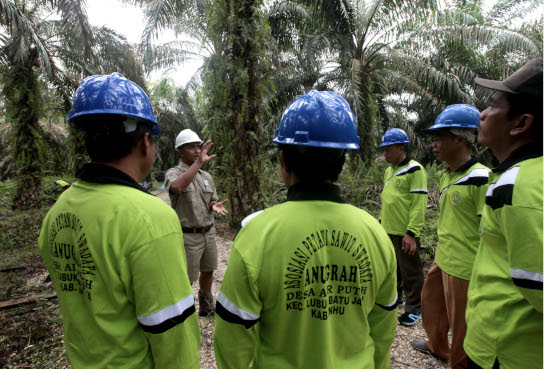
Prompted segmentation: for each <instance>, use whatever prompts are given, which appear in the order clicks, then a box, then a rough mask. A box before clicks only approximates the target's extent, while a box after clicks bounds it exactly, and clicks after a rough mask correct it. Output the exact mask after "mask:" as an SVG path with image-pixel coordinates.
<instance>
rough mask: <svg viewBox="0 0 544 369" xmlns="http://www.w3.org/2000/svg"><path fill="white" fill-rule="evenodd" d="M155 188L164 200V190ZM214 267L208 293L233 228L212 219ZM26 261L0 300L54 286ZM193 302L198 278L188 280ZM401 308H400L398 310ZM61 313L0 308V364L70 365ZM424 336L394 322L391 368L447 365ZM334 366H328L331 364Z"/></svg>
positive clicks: (206, 361)
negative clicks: (426, 347)
mask: <svg viewBox="0 0 544 369" xmlns="http://www.w3.org/2000/svg"><path fill="white" fill-rule="evenodd" d="M155 194H156V195H157V196H158V197H160V198H162V199H163V200H165V201H166V202H167V203H169V202H170V201H169V199H168V195H167V193H166V191H160V190H159V191H157V192H155ZM216 228H217V238H216V242H217V248H218V270H217V271H216V273H215V274H214V284H213V289H212V290H213V295H214V298H215V297H216V296H217V293H218V291H219V287H220V286H221V282H222V281H223V277H224V275H225V269H226V266H227V262H228V259H229V254H230V250H231V247H232V240H233V238H234V233H233V231H232V230H231V229H230V228H229V227H228V226H227V225H226V224H217V225H216ZM25 263H26V264H28V265H30V267H28V268H25V269H21V270H16V271H12V272H9V273H0V274H2V275H0V283H1V285H0V300H3V301H5V300H10V299H13V298H15V297H21V296H32V295H36V294H43V293H47V292H53V288H52V286H51V282H50V281H49V278H48V277H47V271H46V270H45V265H44V264H43V261H42V260H41V257H39V256H37V255H34V256H32V257H29V259H28V260H25ZM193 288H194V291H195V298H196V299H197V301H196V303H197V306H198V293H197V292H198V288H199V286H198V282H197V283H195V285H194V286H193ZM402 313H403V308H402V307H400V308H399V312H398V314H399V316H400V315H401V314H402ZM199 321H200V328H201V333H202V341H201V349H200V366H201V368H202V369H211V368H217V365H216V363H215V355H214V351H213V332H214V318H213V317H199ZM62 337H63V334H62V318H61V316H60V310H59V307H58V303H57V301H56V299H53V300H39V301H38V302H36V303H34V304H31V305H26V306H22V307H18V308H14V309H9V310H2V311H0V367H3V368H6V369H15V368H59V369H64V368H70V364H69V361H68V358H67V357H66V353H65V351H64V343H63V340H62ZM414 339H425V332H424V330H423V327H422V325H421V322H418V323H417V324H415V325H414V326H412V327H404V326H401V325H398V328H397V334H396V338H395V341H394V343H393V347H392V349H391V368H424V369H431V368H433V369H434V368H447V367H448V363H447V362H443V361H440V360H437V359H435V358H434V357H432V356H431V355H428V354H423V353H421V352H418V351H415V350H413V349H412V348H411V347H410V345H409V343H410V341H411V340H414ZM331 369H333V368H331Z"/></svg>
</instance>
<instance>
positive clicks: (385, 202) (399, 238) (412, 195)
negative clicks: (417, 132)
mask: <svg viewBox="0 0 544 369" xmlns="http://www.w3.org/2000/svg"><path fill="white" fill-rule="evenodd" d="M409 142H410V140H409V138H408V135H407V134H406V132H404V131H403V130H402V129H399V128H392V129H389V130H387V132H385V135H383V138H382V143H381V144H380V145H379V147H383V148H384V156H385V160H386V161H387V162H388V163H389V164H391V166H390V167H389V168H387V170H386V171H385V175H384V185H383V191H382V209H381V212H380V217H379V219H380V223H381V224H382V226H383V228H384V229H385V231H386V232H387V234H388V235H389V238H391V241H392V242H393V246H395V253H396V255H397V266H398V267H397V290H398V295H399V301H401V299H402V293H403V290H404V292H405V293H406V303H405V306H404V314H402V315H401V316H400V317H399V322H400V323H401V324H403V325H413V324H415V323H417V321H418V320H419V319H421V290H422V288H423V280H424V277H423V265H422V263H421V259H420V257H419V253H420V249H421V244H420V242H419V235H420V232H421V229H422V228H423V224H424V222H425V210H426V209H427V174H426V173H425V168H423V166H422V165H421V164H419V163H418V162H417V161H415V160H412V159H410V158H409V157H408V156H407V155H406V145H407V144H408V143H409Z"/></svg>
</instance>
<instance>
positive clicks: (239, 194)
mask: <svg viewBox="0 0 544 369" xmlns="http://www.w3.org/2000/svg"><path fill="white" fill-rule="evenodd" d="M216 6H217V7H218V8H217V9H218V12H217V13H216V17H217V18H216V19H215V21H216V22H217V23H216V24H215V26H216V27H223V30H224V31H223V32H224V33H223V32H222V34H224V35H225V36H224V39H223V40H222V41H223V45H224V47H225V51H224V52H223V53H222V55H216V59H215V61H216V63H217V64H216V66H214V68H213V69H212V70H214V77H213V81H209V82H210V83H209V84H208V87H209V88H210V89H211V90H212V91H211V93H212V94H213V95H212V98H211V99H210V100H211V101H210V103H209V105H208V109H209V111H211V112H212V114H213V117H212V118H211V120H210V123H211V126H212V127H211V128H212V129H211V131H212V135H213V136H212V139H213V140H214V141H215V142H216V144H217V146H219V147H222V148H223V151H222V152H220V161H219V164H220V167H221V168H222V169H221V174H222V175H221V178H220V182H219V183H220V184H221V185H222V186H223V188H222V189H221V188H220V189H219V190H226V191H227V193H228V197H229V201H230V225H231V226H232V227H234V228H239V227H240V222H241V221H242V219H243V218H244V217H246V216H247V215H249V214H251V213H253V212H255V211H257V210H261V209H263V207H264V202H265V201H264V198H265V195H264V193H263V175H262V172H261V168H263V167H264V160H263V154H262V150H261V143H260V139H259V137H260V136H261V122H262V121H263V119H264V118H263V115H264V113H265V112H266V111H265V108H264V103H263V101H264V93H265V92H264V90H265V87H264V86H265V84H266V83H267V81H268V73H269V69H268V68H267V66H266V64H265V63H266V62H265V61H264V60H265V58H264V57H263V55H264V41H263V40H264V39H265V37H266V36H267V33H266V32H267V31H266V28H265V27H264V25H263V20H262V15H260V14H258V13H257V12H258V10H256V9H259V7H260V6H262V1H261V0H225V1H224V2H223V3H219V2H218V4H216ZM221 14H225V16H221Z"/></svg>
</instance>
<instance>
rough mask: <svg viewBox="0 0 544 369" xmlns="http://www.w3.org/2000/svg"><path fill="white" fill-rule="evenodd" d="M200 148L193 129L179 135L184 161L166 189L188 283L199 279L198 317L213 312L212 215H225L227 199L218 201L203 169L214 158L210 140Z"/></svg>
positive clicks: (178, 145) (169, 173) (214, 260)
mask: <svg viewBox="0 0 544 369" xmlns="http://www.w3.org/2000/svg"><path fill="white" fill-rule="evenodd" d="M201 145H202V140H201V139H200V138H199V137H198V135H197V134H196V133H195V132H193V131H191V130H190V129H184V130H183V131H181V132H180V133H179V134H178V136H177V137H176V151H177V152H178V154H179V157H180V159H181V160H180V163H179V164H178V165H177V166H175V167H173V168H170V169H168V171H167V172H166V175H165V187H166V189H167V190H168V193H169V195H170V201H171V202H172V208H174V210H175V211H176V213H177V214H178V217H179V221H180V222H181V227H182V229H183V241H184V244H185V253H186V255H187V271H188V274H189V281H190V282H191V284H193V283H194V282H195V281H196V280H197V279H198V280H199V284H200V290H199V291H198V297H199V304H200V308H199V315H200V316H208V315H210V314H213V312H214V309H213V295H212V282H213V271H214V270H215V269H216V268H217V247H216V244H215V227H214V226H213V212H215V213H217V214H220V215H226V214H227V210H226V209H225V206H224V205H225V203H226V202H227V201H228V200H224V201H221V202H217V200H218V197H217V192H216V189H215V184H214V182H213V179H212V176H211V175H210V174H209V173H207V172H205V171H203V170H201V169H200V168H201V167H202V165H204V164H205V163H207V162H208V161H210V160H211V159H213V158H215V155H208V150H209V149H210V147H211V146H212V142H211V141H207V142H206V143H204V145H202V147H201ZM199 274H200V277H199Z"/></svg>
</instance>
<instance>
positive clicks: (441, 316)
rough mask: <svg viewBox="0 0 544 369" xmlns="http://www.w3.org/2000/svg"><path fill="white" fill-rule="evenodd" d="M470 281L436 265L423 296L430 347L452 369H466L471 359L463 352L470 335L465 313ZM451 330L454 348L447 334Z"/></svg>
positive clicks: (432, 267)
mask: <svg viewBox="0 0 544 369" xmlns="http://www.w3.org/2000/svg"><path fill="white" fill-rule="evenodd" d="M468 284H469V281H467V280H464V279H461V278H457V277H454V276H452V275H450V274H448V273H446V272H444V271H443V270H441V269H440V267H439V266H438V265H436V263H433V265H432V266H431V269H430V270H429V274H427V278H426V279H425V284H424V285H423V292H422V293H421V312H422V314H423V328H425V332H426V333H427V337H428V338H429V339H428V340H427V347H428V348H429V349H430V350H431V351H432V352H433V353H434V354H435V355H437V356H440V357H441V358H443V359H446V360H450V365H451V367H452V369H460V368H463V369H465V368H467V366H468V359H467V354H466V353H465V350H464V349H463V341H464V340H465V334H466V332H467V323H466V321H465V310H466V307H467V291H468ZM449 330H451V335H452V343H451V347H450V344H449V341H448V331H449Z"/></svg>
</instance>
